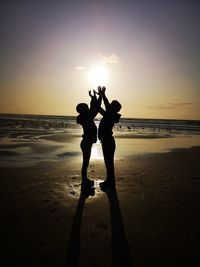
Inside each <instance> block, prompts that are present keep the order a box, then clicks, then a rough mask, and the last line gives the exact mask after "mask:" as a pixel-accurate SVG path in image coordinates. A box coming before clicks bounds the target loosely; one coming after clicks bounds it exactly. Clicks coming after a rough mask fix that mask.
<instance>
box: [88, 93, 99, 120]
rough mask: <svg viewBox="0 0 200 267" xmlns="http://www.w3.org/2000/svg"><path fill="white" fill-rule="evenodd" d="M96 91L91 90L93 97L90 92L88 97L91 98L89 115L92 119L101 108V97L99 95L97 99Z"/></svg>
mask: <svg viewBox="0 0 200 267" xmlns="http://www.w3.org/2000/svg"><path fill="white" fill-rule="evenodd" d="M96 94H97V93H96V91H95V90H93V95H92V93H91V91H89V96H90V97H91V101H90V114H91V115H92V117H93V118H95V117H96V115H97V113H98V112H99V108H100V106H101V101H102V96H100V95H99V97H98V99H97V96H96Z"/></svg>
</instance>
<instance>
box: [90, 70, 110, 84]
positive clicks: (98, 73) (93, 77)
mask: <svg viewBox="0 0 200 267" xmlns="http://www.w3.org/2000/svg"><path fill="white" fill-rule="evenodd" d="M88 79H89V81H90V82H91V83H92V85H94V86H98V85H101V86H102V85H105V84H106V82H107V79H108V71H107V69H106V68H105V67H104V66H95V67H93V68H91V69H90V71H89V72H88Z"/></svg>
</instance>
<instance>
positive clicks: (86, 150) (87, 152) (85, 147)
mask: <svg viewBox="0 0 200 267" xmlns="http://www.w3.org/2000/svg"><path fill="white" fill-rule="evenodd" d="M92 144H93V143H88V142H86V141H84V140H82V141H81V150H82V153H83V164H82V169H81V175H82V183H84V184H88V185H92V186H93V185H94V182H93V181H90V180H89V179H88V178H87V169H88V166H89V162H90V156H91V149H92Z"/></svg>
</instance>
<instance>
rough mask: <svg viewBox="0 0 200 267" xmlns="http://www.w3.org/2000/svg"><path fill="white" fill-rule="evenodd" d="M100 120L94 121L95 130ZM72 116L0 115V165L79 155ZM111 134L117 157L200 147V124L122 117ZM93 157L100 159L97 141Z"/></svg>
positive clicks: (78, 128) (77, 128)
mask: <svg viewBox="0 0 200 267" xmlns="http://www.w3.org/2000/svg"><path fill="white" fill-rule="evenodd" d="M99 121H100V118H97V119H96V120H95V123H96V125H97V127H98V124H99ZM81 135H82V128H81V126H80V125H79V124H77V123H76V117H75V116H53V115H19V114H1V115H0V165H1V166H2V165H3V166H4V165H10V166H19V167H20V166H24V165H32V164H35V163H38V162H40V163H41V162H43V161H49V160H62V159H66V158H74V157H79V158H80V155H81V151H80V147H79V143H80V140H81ZM113 135H114V136H115V138H116V142H117V148H118V150H117V152H116V157H124V156H128V155H132V154H135V153H155V152H161V151H162V152H163V151H165V152H166V151H167V150H169V149H172V148H181V147H191V146H198V145H200V121H197V120H166V119H135V118H132V119H131V118H128V119H127V118H121V119H120V122H119V123H118V124H116V125H115V127H114V129H113ZM93 157H96V159H102V152H101V146H100V144H99V142H97V144H95V146H94V149H93Z"/></svg>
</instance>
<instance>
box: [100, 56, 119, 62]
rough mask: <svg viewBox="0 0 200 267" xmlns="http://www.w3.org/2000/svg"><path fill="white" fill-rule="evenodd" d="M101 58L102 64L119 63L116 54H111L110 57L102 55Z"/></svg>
mask: <svg viewBox="0 0 200 267" xmlns="http://www.w3.org/2000/svg"><path fill="white" fill-rule="evenodd" d="M99 58H100V60H101V63H104V64H109V63H110V64H117V63H119V57H118V56H117V55H116V54H110V55H102V54H99Z"/></svg>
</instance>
